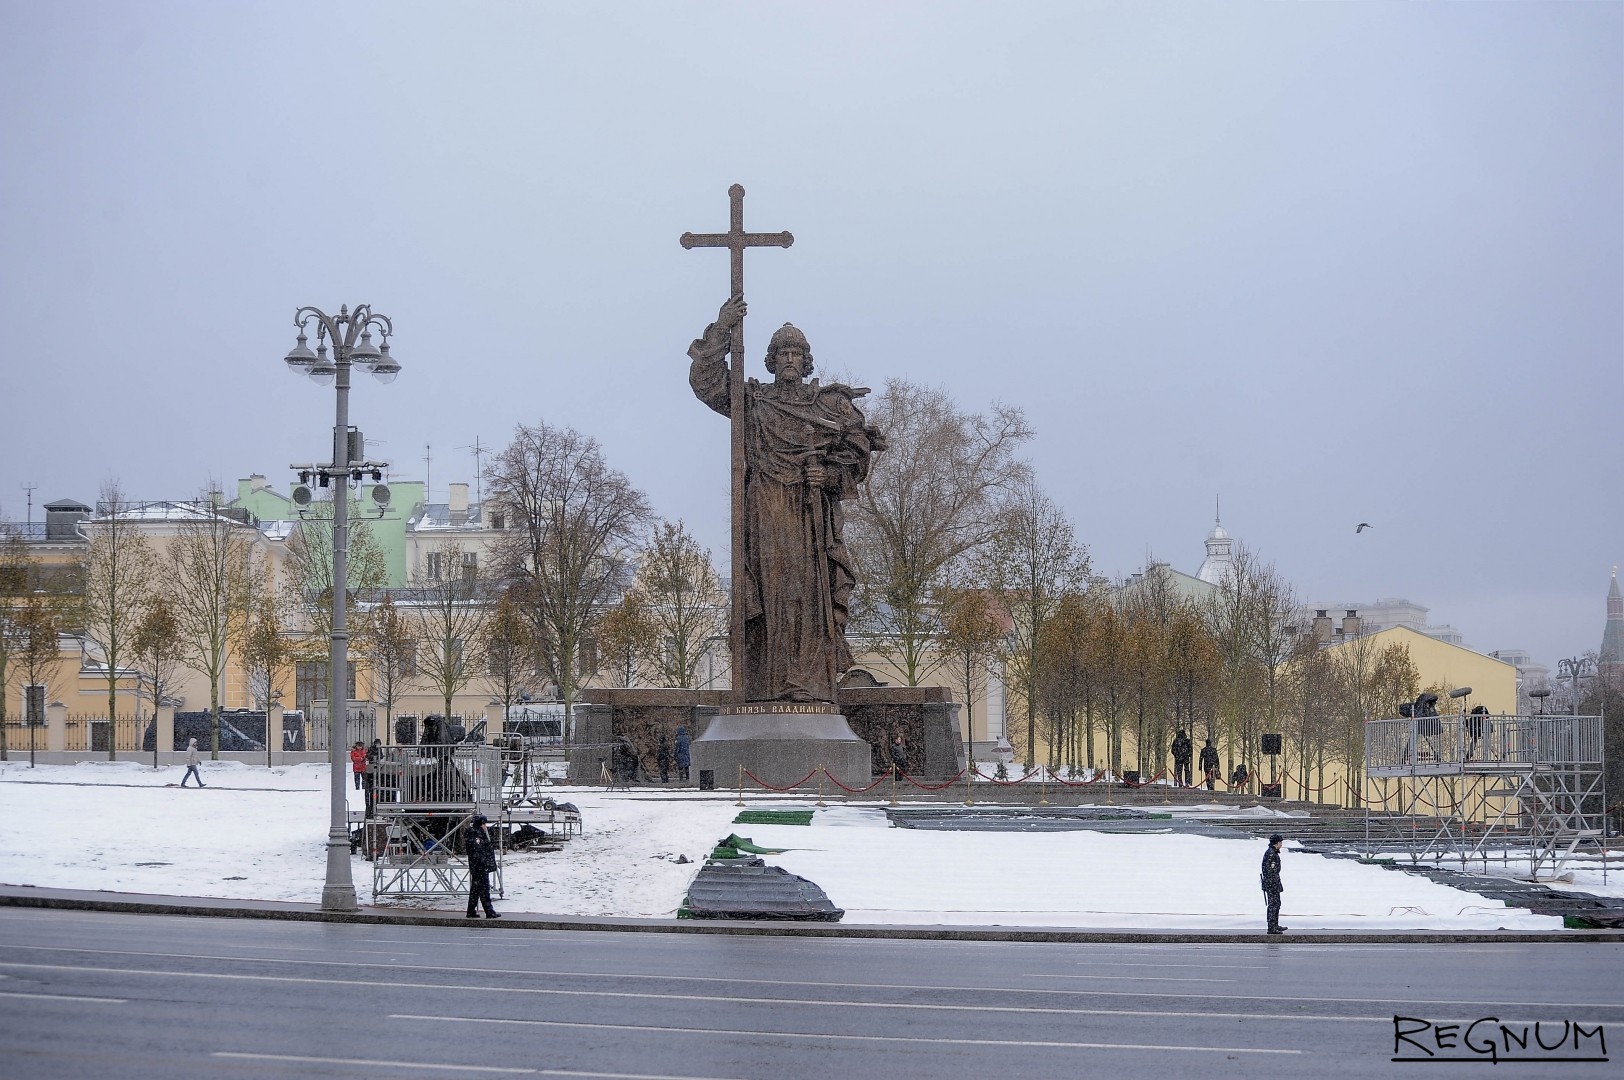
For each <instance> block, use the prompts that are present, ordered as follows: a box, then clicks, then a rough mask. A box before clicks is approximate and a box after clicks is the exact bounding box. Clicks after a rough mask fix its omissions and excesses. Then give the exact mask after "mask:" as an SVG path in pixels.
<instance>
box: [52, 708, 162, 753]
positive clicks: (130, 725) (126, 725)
mask: <svg viewBox="0 0 1624 1080" xmlns="http://www.w3.org/2000/svg"><path fill="white" fill-rule="evenodd" d="M150 724H151V720H149V719H143V718H137V717H134V716H114V717H113V718H112V719H108V718H107V717H106V716H105V715H103V716H94V715H77V716H69V717H68V718H67V724H66V727H65V729H64V732H63V743H62V748H63V749H64V750H67V751H69V752H72V753H107V752H108V751H109V750H111V751H112V752H113V753H115V754H117V753H132V754H133V753H135V752H136V751H138V750H140V749H141V743H142V735H143V732H144V731H145V730H146V728H147V727H148V726H149V725H150Z"/></svg>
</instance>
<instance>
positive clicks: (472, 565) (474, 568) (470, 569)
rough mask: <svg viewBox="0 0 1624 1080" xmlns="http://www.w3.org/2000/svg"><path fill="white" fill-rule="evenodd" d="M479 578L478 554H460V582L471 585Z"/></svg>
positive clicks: (468, 552) (470, 552) (472, 552)
mask: <svg viewBox="0 0 1624 1080" xmlns="http://www.w3.org/2000/svg"><path fill="white" fill-rule="evenodd" d="M478 577H479V553H478V552H474V551H465V552H463V553H462V580H463V581H464V582H466V583H467V584H469V585H472V584H473V583H474V581H475V579H476V578H478Z"/></svg>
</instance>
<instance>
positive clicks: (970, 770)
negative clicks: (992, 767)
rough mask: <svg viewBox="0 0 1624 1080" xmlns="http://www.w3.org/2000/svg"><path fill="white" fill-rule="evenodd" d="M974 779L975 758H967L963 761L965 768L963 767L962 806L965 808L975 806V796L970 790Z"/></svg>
mask: <svg viewBox="0 0 1624 1080" xmlns="http://www.w3.org/2000/svg"><path fill="white" fill-rule="evenodd" d="M975 778H976V762H975V758H971V757H967V758H966V759H965V766H964V805H965V806H974V805H975V804H976V799H975V794H974V793H973V792H972V791H971V789H970V785H971V784H973V783H974V782H975Z"/></svg>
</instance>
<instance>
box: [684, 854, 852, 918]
mask: <svg viewBox="0 0 1624 1080" xmlns="http://www.w3.org/2000/svg"><path fill="white" fill-rule="evenodd" d="M845 914H846V913H845V912H844V911H842V910H841V909H840V908H837V907H835V906H834V904H833V903H831V902H830V900H829V897H828V896H826V895H824V892H823V890H822V889H820V888H818V886H817V885H815V884H813V883H812V882H810V881H808V880H806V879H805V878H803V877H797V876H796V875H794V874H792V873H790V872H789V871H788V870H785V869H784V868H782V867H779V866H767V865H765V864H764V863H762V861H761V860H760V859H749V860H747V861H740V862H725V863H716V862H709V863H706V864H705V865H704V866H702V867H701V868H700V870H699V873H698V875H697V876H695V878H694V882H693V884H692V885H690V886H688V896H687V899H686V900H684V901H683V905H682V907H681V909H679V910H678V912H677V917H678V918H679V919H799V920H805V921H808V922H839V921H840V919H841V917H842V916H844V915H845Z"/></svg>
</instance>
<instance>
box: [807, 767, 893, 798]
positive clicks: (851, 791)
mask: <svg viewBox="0 0 1624 1080" xmlns="http://www.w3.org/2000/svg"><path fill="white" fill-rule="evenodd" d="M823 775H824V776H827V777H828V778H829V782H830V783H831V784H833V785H834V786H835V787H837V788H839V789H840V790H841V791H844V792H845V793H846V794H848V795H861V794H862V793H863V792H865V791H873V790H874V789H875V788H877V787H879V786H880V785H881V784H883V783H885V782H886V781H887V780H889V779H890V778H891V775H890V774H889V773H882V774H881V775H880V778H879V779H878V780H875V781H874V782H873V783H872V784H870V785H868V787H847V786H846V785H845V784H842V783H841V782H840V781H839V780H837V779H836V778H835V775H834V773H832V772H830V771H829V770H828V769H824V770H823Z"/></svg>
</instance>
